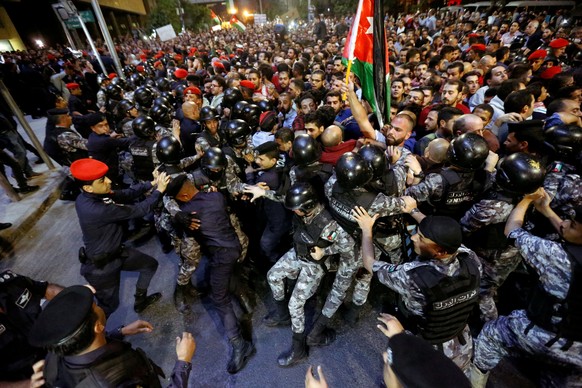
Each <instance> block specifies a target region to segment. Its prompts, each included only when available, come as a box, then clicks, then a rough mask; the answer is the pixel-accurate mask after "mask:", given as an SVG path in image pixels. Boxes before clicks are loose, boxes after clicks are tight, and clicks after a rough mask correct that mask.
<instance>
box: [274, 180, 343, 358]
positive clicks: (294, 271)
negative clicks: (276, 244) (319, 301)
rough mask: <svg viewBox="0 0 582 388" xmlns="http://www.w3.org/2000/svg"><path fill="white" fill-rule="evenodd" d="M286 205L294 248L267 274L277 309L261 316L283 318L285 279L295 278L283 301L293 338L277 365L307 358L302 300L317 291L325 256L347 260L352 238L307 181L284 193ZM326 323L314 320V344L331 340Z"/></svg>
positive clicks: (326, 261) (281, 320)
mask: <svg viewBox="0 0 582 388" xmlns="http://www.w3.org/2000/svg"><path fill="white" fill-rule="evenodd" d="M285 207H286V208H287V209H289V210H291V211H293V212H294V213H295V216H294V217H293V230H294V232H293V248H292V249H291V250H289V251H288V252H287V253H285V254H284V255H283V256H282V257H281V258H280V259H279V260H278V261H277V263H276V264H275V265H274V266H273V267H272V268H271V269H270V270H269V272H268V274H267V279H268V282H269V286H270V287H271V291H272V292H273V298H274V299H275V303H276V306H277V311H276V313H275V314H274V315H272V316H268V317H267V318H266V321H267V322H266V323H267V324H268V325H271V326H272V325H280V324H283V323H285V322H286V321H287V318H286V316H287V314H285V309H286V306H285V282H284V280H285V279H286V278H288V279H297V283H296V284H295V288H294V289H293V291H292V294H291V298H290V299H289V305H288V306H289V313H290V315H291V330H292V332H293V341H292V346H291V349H289V350H288V351H286V352H284V353H282V354H281V355H280V356H279V358H278V360H277V361H278V364H279V366H282V367H288V366H292V365H295V364H296V363H298V362H300V361H302V360H304V359H305V358H307V355H308V351H307V344H306V333H305V311H304V307H305V302H306V301H307V300H308V299H309V298H311V297H312V296H313V295H314V294H315V292H316V291H317V288H318V286H319V283H320V282H321V279H322V278H323V276H324V275H325V272H326V270H325V268H326V267H329V265H330V260H331V258H330V256H332V255H334V254H338V253H339V254H340V256H341V257H342V259H343V260H349V258H350V257H353V254H354V240H353V239H352V238H351V237H350V236H349V235H348V234H347V233H346V232H345V231H344V230H343V229H342V228H341V227H340V226H339V224H338V223H337V222H336V221H334V220H333V218H332V217H331V215H330V214H329V212H328V211H327V210H326V209H325V207H324V205H323V203H321V201H320V200H319V198H318V196H317V193H316V191H315V189H314V188H313V186H311V185H310V184H309V183H306V182H298V183H295V184H293V185H292V186H291V188H290V189H289V191H287V194H286V196H285ZM270 321H272V322H270ZM326 322H327V321H326V320H319V321H318V322H317V323H316V325H315V327H314V329H313V330H317V332H318V336H317V337H318V338H317V340H318V342H317V343H316V345H328V344H330V343H331V342H332V341H333V340H334V339H335V333H334V332H333V331H330V330H325V323H326Z"/></svg>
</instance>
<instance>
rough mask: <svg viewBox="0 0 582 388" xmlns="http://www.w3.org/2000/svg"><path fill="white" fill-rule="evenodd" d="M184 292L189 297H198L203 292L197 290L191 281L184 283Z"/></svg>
mask: <svg viewBox="0 0 582 388" xmlns="http://www.w3.org/2000/svg"><path fill="white" fill-rule="evenodd" d="M184 292H185V293H186V295H187V296H189V297H191V298H200V297H201V296H203V295H204V293H203V292H200V291H198V290H197V289H196V288H195V287H194V286H193V285H192V283H191V282H188V283H186V285H185V286H184Z"/></svg>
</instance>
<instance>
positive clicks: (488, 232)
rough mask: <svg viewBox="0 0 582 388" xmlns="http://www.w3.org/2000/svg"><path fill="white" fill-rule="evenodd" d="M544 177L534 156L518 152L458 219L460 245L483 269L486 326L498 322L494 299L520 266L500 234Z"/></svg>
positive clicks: (481, 303)
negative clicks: (518, 203)
mask: <svg viewBox="0 0 582 388" xmlns="http://www.w3.org/2000/svg"><path fill="white" fill-rule="evenodd" d="M544 174H545V171H544V168H543V167H542V166H541V165H540V162H539V161H538V160H537V158H535V157H534V156H531V155H528V154H525V153H521V152H517V153H514V154H511V155H510V156H508V157H506V158H505V159H504V160H503V161H502V162H501V164H500V166H499V168H498V169H497V172H496V175H495V185H494V186H493V187H492V188H491V189H489V190H487V191H486V192H485V194H483V196H482V199H481V200H480V201H479V202H477V203H476V204H474V205H473V206H472V207H471V209H469V211H467V213H466V214H465V215H464V216H463V218H462V219H461V227H462V228H463V242H464V244H465V245H466V246H468V247H469V248H471V249H472V250H473V251H475V253H477V255H478V257H479V259H480V260H481V265H482V267H483V277H482V278H481V290H480V296H479V299H480V300H479V307H480V309H481V319H482V320H483V321H485V322H486V321H489V320H491V319H495V318H497V308H496V306H495V301H494V300H493V298H494V296H495V294H496V291H497V289H498V288H499V287H500V286H501V284H503V282H504V281H505V279H507V276H509V274H510V273H511V272H513V271H514V270H515V268H516V267H517V265H518V264H519V263H520V262H521V256H520V255H519V252H518V250H517V248H516V247H514V246H513V245H512V244H510V243H509V241H508V240H507V238H506V237H505V235H504V234H503V229H504V228H505V221H507V217H509V214H510V213H511V211H512V210H513V208H514V206H515V205H516V204H517V202H518V201H519V199H520V198H521V197H522V196H523V195H526V194H530V193H533V192H534V191H536V190H537V189H538V188H539V187H540V186H541V185H542V183H543V179H544Z"/></svg>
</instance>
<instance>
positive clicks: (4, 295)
mask: <svg viewBox="0 0 582 388" xmlns="http://www.w3.org/2000/svg"><path fill="white" fill-rule="evenodd" d="M47 287H48V283H47V282H39V281H36V280H32V279H30V278H27V277H26V276H21V275H17V274H15V273H13V272H11V271H9V270H8V271H4V272H2V273H1V274H0V381H18V380H25V379H29V378H30V376H31V375H32V365H33V364H34V363H35V362H36V361H38V360H41V359H42V358H43V357H44V355H45V353H46V352H44V351H43V350H42V349H38V348H35V347H32V346H31V345H29V344H28V334H29V332H30V329H31V328H32V324H33V323H34V321H35V320H36V318H37V317H38V314H40V312H41V310H42V309H41V306H40V302H41V299H43V298H44V297H45V294H46V289H47Z"/></svg>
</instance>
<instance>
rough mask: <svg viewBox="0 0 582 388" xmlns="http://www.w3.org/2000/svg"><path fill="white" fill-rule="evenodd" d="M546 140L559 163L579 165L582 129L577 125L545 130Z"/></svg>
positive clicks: (557, 126) (558, 126)
mask: <svg viewBox="0 0 582 388" xmlns="http://www.w3.org/2000/svg"><path fill="white" fill-rule="evenodd" d="M544 139H545V142H546V144H547V145H548V146H549V147H550V148H551V149H552V150H553V151H554V154H555V155H554V157H555V158H557V159H558V160H559V161H561V162H567V163H571V164H578V162H579V159H580V153H581V151H582V128H580V127H578V126H576V125H555V126H552V127H549V128H547V129H546V130H545V132H544Z"/></svg>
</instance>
